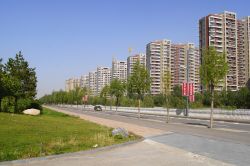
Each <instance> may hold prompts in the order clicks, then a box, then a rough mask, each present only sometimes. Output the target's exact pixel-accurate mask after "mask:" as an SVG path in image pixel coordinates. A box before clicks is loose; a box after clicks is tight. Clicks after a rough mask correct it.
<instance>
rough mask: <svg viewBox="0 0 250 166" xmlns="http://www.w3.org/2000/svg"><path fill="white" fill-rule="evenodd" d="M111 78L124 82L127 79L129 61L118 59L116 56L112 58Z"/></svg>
mask: <svg viewBox="0 0 250 166" xmlns="http://www.w3.org/2000/svg"><path fill="white" fill-rule="evenodd" d="M111 79H118V80H121V81H122V82H126V81H127V62H126V61H118V60H116V59H115V58H113V60H112V71H111Z"/></svg>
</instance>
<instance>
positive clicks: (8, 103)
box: [1, 96, 15, 113]
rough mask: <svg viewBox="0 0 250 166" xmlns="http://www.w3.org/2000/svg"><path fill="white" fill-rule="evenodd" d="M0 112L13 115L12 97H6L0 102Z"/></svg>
mask: <svg viewBox="0 0 250 166" xmlns="http://www.w3.org/2000/svg"><path fill="white" fill-rule="evenodd" d="M1 110H2V111H3V112H9V113H14V112H15V98H14V97H13V96H7V97H4V98H2V100H1Z"/></svg>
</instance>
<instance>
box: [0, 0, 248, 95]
mask: <svg viewBox="0 0 250 166" xmlns="http://www.w3.org/2000/svg"><path fill="white" fill-rule="evenodd" d="M249 7H250V1H249V0H169V1H168V0H0V58H3V60H4V62H6V61H7V59H8V58H10V57H12V58H13V57H14V56H15V54H16V53H17V52H18V51H22V54H23V55H24V58H25V59H26V60H27V61H28V62H29V64H30V67H32V68H36V74H37V78H38V85H37V91H38V95H37V97H38V98H39V97H41V96H43V95H44V94H49V93H51V92H52V91H54V90H60V89H64V87H65V80H66V79H68V78H71V77H80V76H81V75H84V74H87V73H88V72H89V71H93V70H95V69H96V67H97V66H105V67H106V66H107V67H111V62H112V57H115V58H117V59H119V60H126V59H127V56H128V55H129V53H128V48H132V54H134V53H139V52H143V53H145V49H146V44H147V43H149V42H150V41H154V40H159V39H169V40H171V41H172V42H173V43H187V42H192V43H195V44H196V45H197V46H198V39H199V36H198V20H199V18H201V17H203V16H206V15H208V14H210V13H222V12H223V11H232V12H236V13H237V17H238V18H242V17H245V16H249V15H250V10H249Z"/></svg>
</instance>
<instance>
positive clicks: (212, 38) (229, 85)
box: [199, 11, 238, 91]
mask: <svg viewBox="0 0 250 166" xmlns="http://www.w3.org/2000/svg"><path fill="white" fill-rule="evenodd" d="M199 43H200V55H201V63H202V50H203V49H204V48H208V47H209V46H214V47H215V48H216V50H217V51H218V52H221V53H223V52H225V54H226V57H225V58H226V60H227V62H228V67H229V70H228V73H227V75H226V77H225V79H224V80H222V81H221V84H220V85H219V86H218V87H216V90H222V89H223V88H225V89H226V90H232V91H235V90H238V62H237V61H238V58H237V55H238V52H237V17H236V13H233V12H227V11H225V12H224V13H222V14H210V15H208V16H205V17H203V18H201V19H200V20H199Z"/></svg>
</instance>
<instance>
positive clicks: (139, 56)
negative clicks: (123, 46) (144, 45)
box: [127, 53, 146, 77]
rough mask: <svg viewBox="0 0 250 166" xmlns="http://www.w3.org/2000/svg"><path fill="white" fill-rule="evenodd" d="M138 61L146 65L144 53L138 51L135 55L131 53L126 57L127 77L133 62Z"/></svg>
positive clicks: (131, 70) (131, 69)
mask: <svg viewBox="0 0 250 166" xmlns="http://www.w3.org/2000/svg"><path fill="white" fill-rule="evenodd" d="M137 61H139V63H140V64H141V65H142V66H144V67H146V54H144V53H139V54H135V55H131V56H129V57H128V58H127V75H128V77H129V76H130V75H131V74H132V72H133V68H134V65H135V63H136V62H137Z"/></svg>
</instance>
